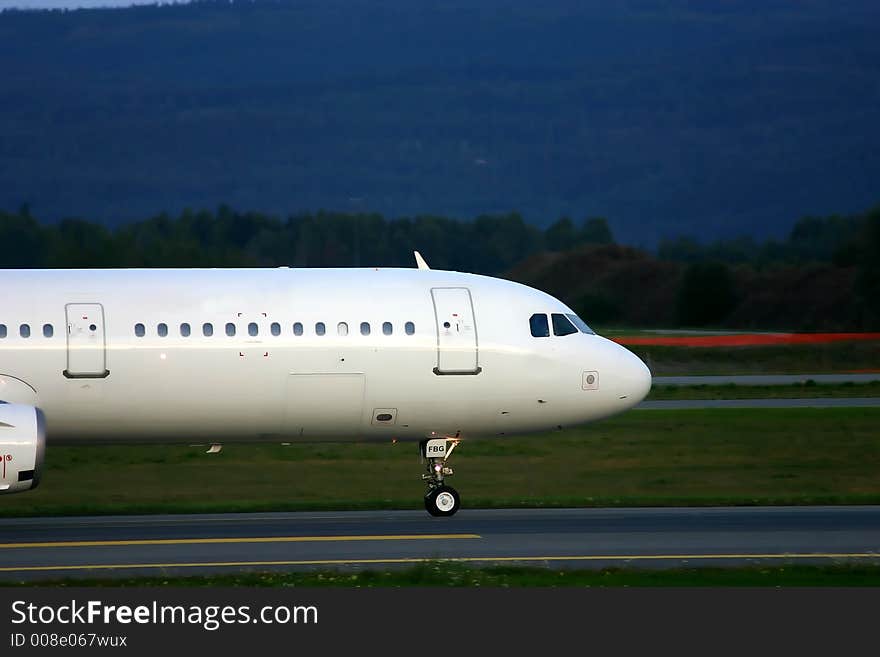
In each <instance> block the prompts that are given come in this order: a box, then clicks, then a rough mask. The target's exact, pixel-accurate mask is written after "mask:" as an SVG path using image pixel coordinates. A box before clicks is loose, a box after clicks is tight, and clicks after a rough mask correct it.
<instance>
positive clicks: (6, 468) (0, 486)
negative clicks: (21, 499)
mask: <svg viewBox="0 0 880 657" xmlns="http://www.w3.org/2000/svg"><path fill="white" fill-rule="evenodd" d="M45 457H46V418H45V416H44V415H43V411H41V410H40V409H39V408H35V407H33V406H25V405H22V404H5V403H2V402H0V495H2V494H4V493H21V492H23V491H26V490H31V489H33V488H36V487H37V485H39V483H40V475H41V474H42V471H43V461H44V460H45Z"/></svg>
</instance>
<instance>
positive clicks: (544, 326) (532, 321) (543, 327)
mask: <svg viewBox="0 0 880 657" xmlns="http://www.w3.org/2000/svg"><path fill="white" fill-rule="evenodd" d="M529 328H531V329H532V337H535V338H546V337H548V336H549V335H550V325H549V324H548V323H547V315H544V314H538V313H536V314H534V315H532V316H531V317H529Z"/></svg>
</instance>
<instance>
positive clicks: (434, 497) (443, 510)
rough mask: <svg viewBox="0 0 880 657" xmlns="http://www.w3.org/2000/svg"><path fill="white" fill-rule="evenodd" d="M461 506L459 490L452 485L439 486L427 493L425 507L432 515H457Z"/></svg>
mask: <svg viewBox="0 0 880 657" xmlns="http://www.w3.org/2000/svg"><path fill="white" fill-rule="evenodd" d="M460 506H461V499H460V498H459V496H458V491H457V490H455V489H454V488H452V486H437V487H436V488H432V489H431V490H429V491H428V493H427V494H426V495H425V509H426V510H427V511H428V513H430V514H431V515H432V516H451V515H455V512H456V511H458V508H459V507H460Z"/></svg>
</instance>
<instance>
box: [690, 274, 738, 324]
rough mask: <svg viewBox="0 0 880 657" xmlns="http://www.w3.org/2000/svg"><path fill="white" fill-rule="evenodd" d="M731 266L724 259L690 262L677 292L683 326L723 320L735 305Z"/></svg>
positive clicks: (714, 322) (717, 322) (716, 322)
mask: <svg viewBox="0 0 880 657" xmlns="http://www.w3.org/2000/svg"><path fill="white" fill-rule="evenodd" d="M736 301H737V299H736V293H735V291H734V286H733V278H732V277H731V275H730V269H729V268H728V267H727V265H725V264H724V263H721V262H695V263H692V264H691V265H688V268H687V269H686V270H685V272H684V275H683V276H682V279H681V285H680V287H679V292H678V318H679V323H680V324H681V325H682V326H709V325H717V324H719V323H720V322H722V321H723V320H724V319H725V318H726V317H727V316H728V315H729V314H730V313H731V312H732V311H733V309H734V307H735V306H736Z"/></svg>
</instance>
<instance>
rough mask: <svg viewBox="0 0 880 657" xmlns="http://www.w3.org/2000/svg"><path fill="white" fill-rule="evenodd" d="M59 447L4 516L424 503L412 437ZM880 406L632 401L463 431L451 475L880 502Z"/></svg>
mask: <svg viewBox="0 0 880 657" xmlns="http://www.w3.org/2000/svg"><path fill="white" fill-rule="evenodd" d="M204 451H205V448H204V447H188V446H185V445H178V446H143V445H138V446H89V447H87V446H82V447H60V446H59V447H52V446H50V448H49V450H48V453H47V468H46V471H45V473H44V480H43V483H42V484H41V486H40V488H38V489H37V490H35V491H33V492H29V493H25V494H21V495H11V496H4V497H3V498H0V516H16V515H17V516H28V515H56V514H101V513H156V512H168V513H175V512H221V511H258V510H303V509H366V508H420V507H421V504H422V502H421V495H422V491H423V487H422V483H421V481H420V475H421V465H420V463H419V461H418V455H417V448H416V446H415V445H414V444H412V443H398V444H396V445H392V444H391V443H387V444H386V443H383V444H302V445H298V444H294V445H291V446H282V445H277V444H271V445H270V444H262V445H228V446H226V447H225V448H224V450H223V451H222V452H221V453H220V454H214V455H207V454H205V453H204ZM878 464H880V408H856V409H849V408H839V409H838V408H830V409H809V408H805V409H800V408H798V409H736V410H728V409H711V410H688V411H631V412H629V413H626V414H624V415H622V416H618V417H616V418H613V419H610V420H606V421H604V422H599V423H595V424H592V425H586V426H584V427H579V428H573V429H569V430H566V431H561V432H553V433H543V434H535V435H528V436H519V437H507V438H504V439H498V440H485V441H465V442H463V443H462V445H461V446H460V448H459V450H458V451H457V452H456V454H455V456H454V457H453V460H452V465H453V466H454V467H456V469H457V473H456V476H455V477H454V478H453V479H452V480H451V482H450V483H452V484H453V485H455V487H456V488H458V490H459V491H461V493H462V499H463V504H464V505H465V506H466V507H470V508H475V507H481V506H494V507H542V506H613V505H627V506H635V505H673V504H675V505H717V504H815V503H828V504H834V503H854V504H858V503H880V465H878Z"/></svg>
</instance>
